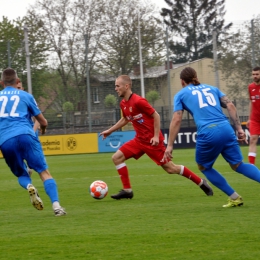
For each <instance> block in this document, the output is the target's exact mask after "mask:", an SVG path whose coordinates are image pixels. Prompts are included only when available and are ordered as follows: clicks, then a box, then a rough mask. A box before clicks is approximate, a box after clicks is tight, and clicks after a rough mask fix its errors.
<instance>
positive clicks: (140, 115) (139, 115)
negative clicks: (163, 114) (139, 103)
mask: <svg viewBox="0 0 260 260" xmlns="http://www.w3.org/2000/svg"><path fill="white" fill-rule="evenodd" d="M141 117H143V115H142V114H138V115H136V116H133V118H134V119H138V118H141Z"/></svg>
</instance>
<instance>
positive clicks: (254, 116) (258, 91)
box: [248, 82, 260, 122]
mask: <svg viewBox="0 0 260 260" xmlns="http://www.w3.org/2000/svg"><path fill="white" fill-rule="evenodd" d="M248 93H249V98H250V100H251V105H252V107H251V114H250V120H252V121H257V122H260V85H256V84H255V82H253V83H251V84H250V85H249V86H248Z"/></svg>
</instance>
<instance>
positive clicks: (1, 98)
mask: <svg viewBox="0 0 260 260" xmlns="http://www.w3.org/2000/svg"><path fill="white" fill-rule="evenodd" d="M10 100H11V101H14V103H13V106H12V109H11V112H10V114H8V113H5V108H6V105H7V102H8V97H6V96H0V101H3V103H2V106H1V109H0V117H8V116H12V117H18V116H19V113H15V111H16V108H17V106H18V104H19V101H20V97H19V96H11V98H10Z"/></svg>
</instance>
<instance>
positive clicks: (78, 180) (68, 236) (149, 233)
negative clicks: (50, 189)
mask: <svg viewBox="0 0 260 260" xmlns="http://www.w3.org/2000/svg"><path fill="white" fill-rule="evenodd" d="M242 151H243V155H244V158H245V161H247V151H248V147H246V146H244V147H242ZM111 155H112V154H110V153H108V154H106V153H105V154H84V155H64V156H47V157H46V159H47V162H48V164H49V168H50V172H51V174H52V175H53V177H54V178H55V179H56V182H57V184H58V189H59V196H60V201H61V205H62V206H63V207H65V208H66V211H67V216H65V217H54V215H53V212H52V208H51V203H50V201H49V199H48V197H47V195H46V194H45V192H44V189H43V185H42V183H41V181H40V178H39V177H38V176H37V173H35V172H34V173H33V177H32V178H33V184H34V185H35V186H36V187H37V189H38V191H39V194H40V196H41V198H42V199H43V201H44V204H45V208H44V210H43V211H37V210H36V209H34V208H33V206H32V205H31V204H30V200H29V196H28V194H27V192H26V191H25V190H24V189H22V188H21V187H20V186H19V184H18V182H17V179H16V177H14V176H13V175H12V174H11V172H10V170H9V168H8V167H7V166H6V164H5V162H4V160H3V159H0V169H1V174H0V199H1V203H0V259H8V260H13V259H17V260H23V259H26V260H27V259H33V260H38V259H41V260H42V259H43V260H45V259H59V260H60V259H72V260H75V259H91V260H110V259H111V260H117V259H120V260H122V259H125V260H139V259H140V260H141V259H142V260H144V259H149V260H153V259H154V260H168V259H170V260H173V259H178V260H186V259H187V260H193V259H199V260H209V259H210V260H230V259H236V260H239V259H245V260H250V259H252V260H256V259H259V258H260V247H259V240H260V221H259V219H260V194H259V191H260V185H259V184H258V183H256V182H253V181H251V180H249V179H247V178H246V177H244V176H241V175H240V174H238V173H236V172H233V171H232V170H231V169H230V167H229V166H228V164H227V163H226V162H225V161H224V160H223V159H222V158H219V159H218V160H217V162H216V164H215V168H216V169H217V170H219V171H220V172H222V173H223V175H224V176H225V177H226V178H227V180H228V181H229V183H230V184H231V185H232V186H233V187H234V188H235V189H236V191H237V192H238V193H240V194H241V195H242V196H243V199H244V206H242V207H238V208H230V209H224V208H222V205H223V204H224V203H226V201H227V197H226V195H225V194H223V193H222V192H220V191H219V190H217V189H216V188H215V187H213V188H214V196H213V197H207V196H206V195H205V194H204V193H203V192H202V190H201V189H199V188H198V187H197V186H196V185H195V184H193V183H192V182H191V181H189V180H187V179H186V178H183V177H181V176H178V175H169V174H166V173H165V172H164V171H163V170H162V169H161V167H159V166H157V165H156V164H154V163H153V162H152V161H151V160H150V159H149V158H148V157H147V156H143V157H142V158H141V159H140V160H138V161H135V160H134V159H131V160H128V161H127V165H128V167H129V172H130V177H131V183H132V186H133V190H134V198H133V199H132V200H121V201H115V200H112V199H111V198H110V195H111V194H112V193H116V192H118V191H119V189H121V182H120V179H119V177H118V174H117V172H116V170H115V167H114V165H113V163H112V161H111ZM173 156H174V162H175V163H177V164H184V165H186V166H187V167H189V168H190V169H191V170H193V171H195V172H196V173H198V175H199V176H203V175H202V174H201V173H200V172H199V171H198V170H197V167H196V164H195V162H194V150H193V149H185V150H175V151H174V152H173ZM257 162H258V166H260V159H259V157H258V159H257ZM99 179H101V180H103V181H105V182H106V183H107V184H108V187H109V193H108V196H107V197H106V198H104V199H103V200H95V199H93V198H92V197H91V196H90V195H89V193H88V188H89V185H90V184H91V183H92V182H93V181H94V180H99Z"/></svg>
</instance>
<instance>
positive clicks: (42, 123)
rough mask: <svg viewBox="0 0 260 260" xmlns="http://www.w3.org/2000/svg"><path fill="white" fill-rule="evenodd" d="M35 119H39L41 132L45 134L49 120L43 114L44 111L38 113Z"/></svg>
mask: <svg viewBox="0 0 260 260" xmlns="http://www.w3.org/2000/svg"><path fill="white" fill-rule="evenodd" d="M35 119H36V120H37V121H38V123H39V124H40V129H41V134H45V132H46V127H47V125H48V122H47V120H46V118H45V117H44V116H43V114H42V113H40V114H38V115H37V116H35Z"/></svg>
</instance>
